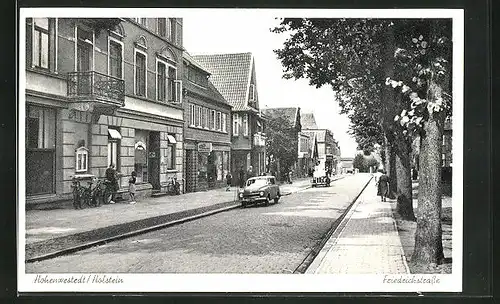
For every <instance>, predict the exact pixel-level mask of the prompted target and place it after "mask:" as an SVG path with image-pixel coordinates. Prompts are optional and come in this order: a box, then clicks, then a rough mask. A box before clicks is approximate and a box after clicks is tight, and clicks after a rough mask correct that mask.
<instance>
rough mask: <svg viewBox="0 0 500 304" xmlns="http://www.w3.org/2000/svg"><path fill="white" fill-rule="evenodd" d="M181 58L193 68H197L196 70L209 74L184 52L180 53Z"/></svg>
mask: <svg viewBox="0 0 500 304" xmlns="http://www.w3.org/2000/svg"><path fill="white" fill-rule="evenodd" d="M182 58H184V59H185V60H186V61H187V62H188V63H189V64H190V65H193V66H195V67H197V68H198V69H200V70H202V71H204V72H205V73H207V74H210V72H208V71H207V70H206V69H205V68H204V67H203V66H201V65H200V64H199V63H198V62H197V61H196V60H194V58H193V57H192V56H191V55H189V53H188V52H186V51H184V52H182Z"/></svg>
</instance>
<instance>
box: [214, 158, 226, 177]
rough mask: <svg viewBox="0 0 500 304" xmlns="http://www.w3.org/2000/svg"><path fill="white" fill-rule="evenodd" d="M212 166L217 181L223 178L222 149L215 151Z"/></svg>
mask: <svg viewBox="0 0 500 304" xmlns="http://www.w3.org/2000/svg"><path fill="white" fill-rule="evenodd" d="M214 156H215V157H214V166H215V170H216V174H217V175H216V178H217V180H218V181H221V180H223V179H224V168H223V167H222V151H215V153H214Z"/></svg>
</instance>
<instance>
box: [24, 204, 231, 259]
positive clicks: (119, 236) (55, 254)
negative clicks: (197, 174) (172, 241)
mask: <svg viewBox="0 0 500 304" xmlns="http://www.w3.org/2000/svg"><path fill="white" fill-rule="evenodd" d="M229 203H234V201H232V202H226V203H222V204H229ZM239 207H240V204H239V203H235V204H234V205H232V206H228V207H224V208H218V209H213V210H209V211H205V212H202V213H199V214H195V215H192V216H188V217H185V218H180V219H176V220H172V221H168V222H165V223H162V224H157V225H153V226H148V227H145V228H141V229H137V230H132V231H129V232H125V233H121V234H117V235H112V236H109V237H103V238H100V239H97V240H95V241H90V242H85V243H81V244H78V245H75V246H71V247H67V248H64V249H60V250H57V251H53V252H50V253H47V254H41V255H37V256H33V257H31V258H27V259H25V262H26V263H33V262H38V261H43V260H47V259H51V258H55V257H58V256H61V255H66V254H70V253H73V252H76V251H80V250H84V249H87V248H90V247H94V246H98V245H102V244H105V243H108V242H111V241H116V240H120V239H124V238H127V237H131V236H135V235H139V234H142V233H146V232H151V231H154V230H159V229H162V228H166V227H169V226H173V225H176V224H181V223H184V222H188V221H191V220H195V219H199V218H202V217H206V216H209V215H213V214H216V213H220V212H224V211H229V210H232V209H236V208H239ZM144 220H148V219H144ZM130 224H131V222H128V223H123V224H118V225H117V226H127V225H130Z"/></svg>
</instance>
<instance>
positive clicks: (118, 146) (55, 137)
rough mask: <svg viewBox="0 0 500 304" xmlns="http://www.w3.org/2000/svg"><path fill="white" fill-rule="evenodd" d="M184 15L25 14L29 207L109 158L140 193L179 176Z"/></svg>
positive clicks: (62, 192)
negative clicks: (131, 178)
mask: <svg viewBox="0 0 500 304" xmlns="http://www.w3.org/2000/svg"><path fill="white" fill-rule="evenodd" d="M182 50H183V48H182V20H181V19H177V18H135V19H129V18H27V19H26V92H25V94H26V173H27V174H26V195H27V203H28V205H31V206H33V205H34V204H40V203H44V202H55V201H61V200H67V199H69V198H71V191H72V189H71V183H72V178H73V177H75V176H79V177H86V176H91V175H93V176H95V177H103V176H104V172H105V170H106V168H107V167H108V166H109V165H110V164H114V165H115V166H116V167H117V169H118V171H119V172H121V174H122V175H123V177H122V178H121V180H120V184H121V186H122V187H125V186H126V185H127V181H128V177H129V176H130V174H131V172H132V171H136V172H137V189H138V192H139V194H140V193H142V194H150V193H151V192H153V191H165V189H166V187H167V184H168V180H169V177H172V176H177V177H178V178H182V172H183V157H182V155H183V148H184V147H183V108H182V106H181V101H182V81H181V80H180V78H181V77H180V76H181V75H182Z"/></svg>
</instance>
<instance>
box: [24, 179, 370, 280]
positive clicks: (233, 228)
mask: <svg viewBox="0 0 500 304" xmlns="http://www.w3.org/2000/svg"><path fill="white" fill-rule="evenodd" d="M368 179H369V175H365V174H359V175H353V176H348V177H346V178H344V179H341V180H338V181H335V182H334V183H332V187H330V188H311V189H307V190H304V191H301V192H297V193H294V194H292V195H289V196H285V197H282V198H281V199H280V201H279V203H278V204H272V205H270V206H268V207H264V206H256V207H249V208H239V209H235V210H232V211H228V212H223V213H220V214H216V215H212V216H208V217H205V218H201V219H198V220H195V221H191V222H186V223H183V224H180V225H176V226H172V227H169V228H166V229H162V230H158V231H154V232H150V233H147V234H143V235H139V236H136V237H133V238H127V239H124V240H121V241H116V242H111V243H109V244H106V245H103V246H98V247H94V248H90V249H88V250H84V251H80V252H77V253H75V254H72V255H69V256H62V257H58V258H54V259H50V260H46V261H42V262H35V263H28V264H26V271H27V272H28V273H33V272H43V273H55V272H57V273H62V272H106V273H116V272H132V273H155V272H163V273H194V272H197V273H292V272H293V271H294V270H295V268H296V267H297V266H299V264H300V263H301V262H302V261H303V260H304V258H305V257H306V256H307V254H308V253H309V252H310V250H311V248H313V247H314V246H315V245H316V244H317V243H318V242H319V241H320V240H321V239H322V238H323V236H324V235H325V233H326V232H327V231H328V230H329V229H330V227H331V226H332V224H333V222H334V221H335V220H336V219H337V218H338V217H339V216H340V215H341V214H342V213H343V212H344V210H345V208H346V207H347V206H348V205H349V204H350V203H351V202H352V200H353V199H354V198H355V197H356V196H357V195H358V194H359V192H360V191H361V189H362V188H363V186H364V185H365V184H366V182H367V181H368Z"/></svg>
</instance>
